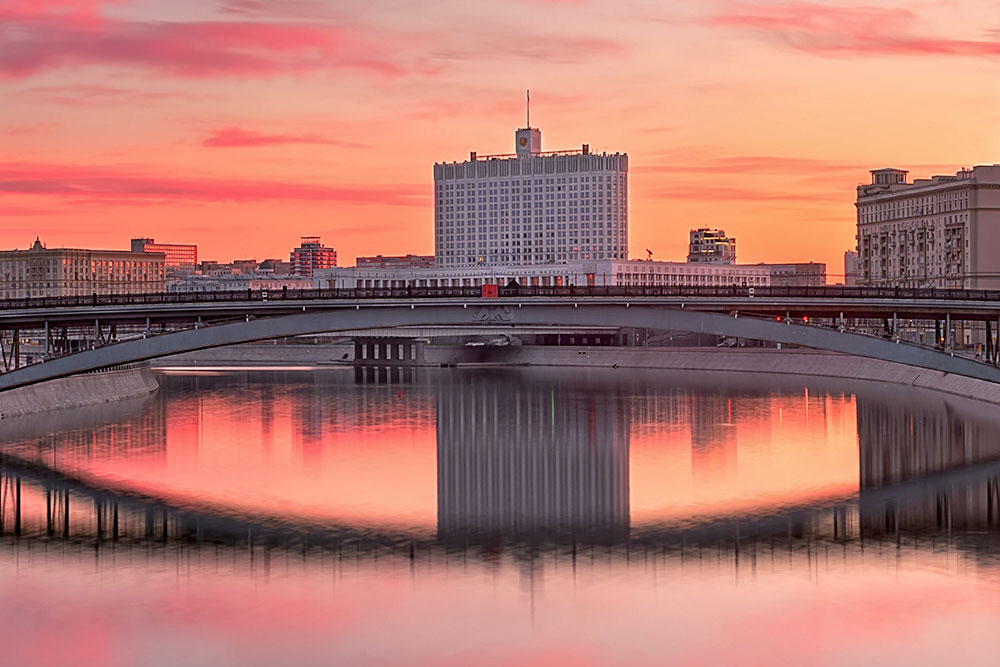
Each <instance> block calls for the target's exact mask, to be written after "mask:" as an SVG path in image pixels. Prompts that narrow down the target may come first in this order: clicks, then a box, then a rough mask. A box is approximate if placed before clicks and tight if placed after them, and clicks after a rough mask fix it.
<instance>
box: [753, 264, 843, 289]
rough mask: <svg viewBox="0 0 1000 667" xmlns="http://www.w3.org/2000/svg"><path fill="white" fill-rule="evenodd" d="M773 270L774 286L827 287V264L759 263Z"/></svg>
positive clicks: (772, 283)
mask: <svg viewBox="0 0 1000 667" xmlns="http://www.w3.org/2000/svg"><path fill="white" fill-rule="evenodd" d="M757 266H763V267H766V268H767V269H768V270H769V271H770V272H771V285H772V286H774V287H825V286H826V264H824V263H823V262H798V263H795V262H793V263H789V264H758V265H757Z"/></svg>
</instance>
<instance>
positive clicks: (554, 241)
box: [434, 125, 628, 268]
mask: <svg viewBox="0 0 1000 667" xmlns="http://www.w3.org/2000/svg"><path fill="white" fill-rule="evenodd" d="M514 145H515V152H514V153H511V154H504V155H477V154H476V153H475V152H472V153H470V155H469V159H468V160H466V161H464V162H441V163H438V164H435V165H434V251H435V258H436V261H437V264H438V266H441V267H445V268H455V267H469V266H485V265H506V266H517V265H532V264H542V263H547V262H553V263H554V262H567V261H576V260H599V259H615V260H624V259H627V258H628V155H626V154H624V153H613V154H608V153H600V154H593V153H591V152H590V148H589V146H588V145H587V144H583V146H582V148H580V149H579V150H565V151H551V152H542V132H541V130H539V129H538V128H533V127H530V125H529V126H528V127H524V128H521V129H519V130H517V132H516V133H515V136H514Z"/></svg>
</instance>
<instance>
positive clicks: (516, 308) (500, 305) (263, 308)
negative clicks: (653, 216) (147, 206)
mask: <svg viewBox="0 0 1000 667" xmlns="http://www.w3.org/2000/svg"><path fill="white" fill-rule="evenodd" d="M918 292H920V293H918ZM483 293H484V292H483V291H481V289H480V288H479V287H476V288H433V289H432V288H407V289H399V290H397V289H392V290H390V289H368V290H361V289H358V290H323V291H318V290H316V291H314V290H304V291H302V292H288V293H278V294H271V295H268V294H267V293H260V292H256V293H246V292H235V293H219V294H205V295H176V294H167V295H117V296H113V297H93V298H89V297H82V298H74V299H69V300H66V299H62V300H34V301H32V300H26V301H20V302H0V329H5V330H14V331H16V330H27V329H34V330H43V329H44V331H45V334H44V335H45V340H46V341H49V340H50V339H51V337H52V335H53V332H54V331H57V330H58V329H60V328H61V329H63V330H64V331H65V329H66V328H68V327H77V328H80V327H92V328H93V329H94V330H95V334H96V336H95V338H96V339H97V340H99V341H102V344H101V345H98V346H95V347H93V349H86V350H83V351H74V352H73V353H71V354H64V355H63V356H59V357H54V358H48V359H47V360H46V361H45V362H44V363H36V364H33V365H30V366H26V367H22V368H16V369H14V370H11V371H9V372H7V373H4V374H2V375H0V390H4V389H11V388H14V387H20V386H25V385H29V384H33V383H37V382H42V381H45V380H50V379H54V378H58V377H64V376H67V375H73V374H77V373H81V372H85V371H91V370H96V369H101V368H106V367H109V366H115V365H119V364H125V363H130V362H136V361H142V360H146V359H154V358H158V357H163V356H168V355H173V354H178V353H182V352H189V351H194V350H201V349H207V348H213V347H221V346H226V345H232V344H237V343H244V342H250V341H258V340H267V339H273V338H284V337H289V336H300V335H308V334H320V333H329V332H350V331H357V330H370V329H385V328H398V327H419V326H454V327H470V328H473V329H472V330H474V328H475V327H477V326H485V327H490V328H491V329H492V330H495V329H496V328H497V327H509V328H510V330H511V331H512V332H515V333H516V331H517V330H518V329H519V328H525V327H531V328H539V327H545V326H555V327H636V328H648V329H668V330H672V331H685V332H694V333H706V334H714V335H718V336H732V337H739V338H749V339H758V340H766V341H771V342H775V343H783V344H792V345H799V346H802V347H809V348H815V349H820V350H830V351H835V352H843V353H848V354H853V355H857V356H862V357H869V358H873V359H880V360H885V361H890V362H896V363H902V364H907V365H911V366H918V367H922V368H928V369H933V370H937V371H942V372H945V373H954V374H959V375H964V376H968V377H972V378H978V379H981V380H987V381H992V382H1000V368H998V367H997V366H996V365H995V362H996V354H995V346H993V345H992V340H993V337H992V333H991V326H990V325H991V323H993V324H994V325H995V324H996V323H997V322H998V319H997V318H998V317H1000V293H997V292H981V291H980V292H972V291H952V290H909V291H902V292H901V291H900V290H857V289H854V290H853V291H852V288H825V289H823V288H807V289H802V290H799V291H795V290H794V288H770V289H767V288H764V289H761V288H757V290H756V292H755V291H753V290H751V289H748V288H738V287H724V288H701V289H699V288H694V289H690V288H688V289H686V290H682V289H680V288H667V287H662V288H660V287H635V288H614V287H607V288H604V287H598V288H578V287H566V288H559V287H555V288H513V289H505V288H500V290H498V296H496V297H493V298H484V297H483ZM5 306H6V307H5ZM852 318H853V319H863V320H865V321H869V322H871V321H878V322H880V323H883V322H884V323H885V325H886V329H885V332H886V333H885V335H884V336H873V335H868V334H864V333H859V332H855V331H852V330H851V328H850V327H849V326H848V324H849V321H851V320H852ZM817 320H821V321H823V325H818V324H817ZM906 320H934V321H935V323H938V322H940V321H942V320H943V321H944V334H945V335H944V336H942V338H945V337H947V339H946V340H945V345H944V346H943V349H934V348H931V347H925V346H919V345H913V344H907V343H903V342H901V341H900V339H899V337H898V335H896V334H898V329H897V326H898V323H899V322H901V321H906ZM959 320H961V321H967V322H969V321H971V322H985V323H986V325H985V331H986V340H987V358H988V359H989V360H990V361H989V363H984V362H982V361H977V360H974V359H969V358H964V357H961V356H955V355H953V354H952V353H951V352H950V349H949V348H950V343H951V340H950V336H951V330H952V326H953V324H954V323H955V322H957V321H959ZM890 323H891V324H890ZM117 326H131V327H133V328H135V329H136V330H139V329H142V330H143V333H142V335H141V337H135V338H132V339H130V340H124V341H121V342H112V341H113V340H114V339H115V338H116V336H110V335H109V336H108V337H107V339H104V330H105V327H117ZM167 326H171V327H184V328H180V329H178V330H173V331H169V332H167V331H166V330H165V329H164V327H167ZM158 328H160V329H163V331H164V332H162V333H157V332H156V330H157V329H158ZM14 338H15V340H16V339H17V335H15V337H14ZM67 351H71V350H67Z"/></svg>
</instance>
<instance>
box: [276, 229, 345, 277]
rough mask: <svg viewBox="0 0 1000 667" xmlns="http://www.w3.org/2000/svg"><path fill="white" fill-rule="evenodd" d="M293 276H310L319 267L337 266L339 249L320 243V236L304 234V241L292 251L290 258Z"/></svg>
mask: <svg viewBox="0 0 1000 667" xmlns="http://www.w3.org/2000/svg"><path fill="white" fill-rule="evenodd" d="M288 261H289V263H290V264H291V265H292V273H291V275H293V276H309V277H311V276H312V274H313V271H316V270H317V269H332V268H334V267H335V266H337V251H336V250H334V249H333V248H327V247H326V246H325V245H323V244H322V243H320V240H319V237H318V236H303V237H302V243H301V244H300V245H299V247H298V248H296V249H295V250H293V251H292V252H291V255H290V256H289V259H288Z"/></svg>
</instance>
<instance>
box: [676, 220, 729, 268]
mask: <svg viewBox="0 0 1000 667" xmlns="http://www.w3.org/2000/svg"><path fill="white" fill-rule="evenodd" d="M687 261H689V262H691V263H701V264H735V263H736V238H735V237H733V238H729V237H728V236H726V230H724V229H708V228H707V227H701V228H699V229H692V230H691V239H690V242H689V243H688V258H687Z"/></svg>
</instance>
